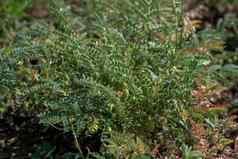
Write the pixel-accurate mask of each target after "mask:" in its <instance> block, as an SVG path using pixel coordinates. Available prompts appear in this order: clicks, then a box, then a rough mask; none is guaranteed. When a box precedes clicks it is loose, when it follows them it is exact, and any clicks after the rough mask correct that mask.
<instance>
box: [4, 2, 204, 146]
mask: <svg viewBox="0 0 238 159" xmlns="http://www.w3.org/2000/svg"><path fill="white" fill-rule="evenodd" d="M51 5H55V3H54V1H52V3H51ZM87 5H88V10H87V11H88V12H87V14H88V15H87V16H85V17H84V18H83V17H82V22H81V23H80V26H78V27H82V28H81V29H78V30H77V32H76V31H74V30H73V28H75V26H72V25H70V24H73V23H70V22H71V21H70V19H68V17H67V15H66V16H65V14H64V13H65V12H64V11H65V10H64V8H59V9H58V10H55V8H53V10H54V11H53V13H54V14H53V15H52V16H54V17H55V21H54V22H53V23H54V25H53V26H51V25H48V24H43V25H42V24H41V25H33V26H32V27H31V28H30V29H29V30H28V31H26V32H25V33H22V32H21V33H18V34H17V36H16V39H15V41H14V44H13V45H11V46H10V47H8V48H4V49H2V50H1V54H0V60H1V63H3V64H2V65H1V66H0V67H1V72H0V77H1V78H0V85H1V91H3V92H4V93H5V94H3V95H2V94H1V105H2V107H1V108H3V107H7V106H9V105H12V104H14V106H16V107H20V108H25V109H28V110H34V111H38V112H39V117H40V119H41V122H42V123H44V124H47V125H51V126H54V127H56V128H58V129H62V130H63V131H65V132H72V133H73V134H74V136H75V140H76V146H77V147H78V148H79V145H78V141H77V135H78V134H88V135H89V134H93V133H96V132H97V131H99V130H102V131H103V132H110V131H111V130H112V129H113V130H114V131H118V132H121V131H127V132H128V133H132V134H136V136H138V137H140V138H142V140H144V141H145V142H146V143H149V144H152V143H153V142H161V141H160V137H161V134H162V136H163V137H168V139H174V140H175V141H176V143H177V144H181V143H183V142H184V141H185V137H186V136H185V135H184V133H185V134H186V132H188V129H189V128H188V127H187V125H186V121H183V118H182V117H181V115H180V112H181V111H182V110H183V109H187V108H188V107H190V106H191V100H192V98H191V90H192V88H193V80H194V77H195V74H196V72H197V70H198V68H199V67H200V66H201V65H200V63H199V61H198V59H199V56H198V57H194V56H190V55H187V54H183V53H181V52H178V50H179V49H180V48H181V47H182V46H184V45H188V42H187V41H185V40H184V38H185V37H184V32H183V31H184V30H183V18H182V13H181V8H182V7H181V5H182V3H181V1H176V0H172V1H170V2H167V3H166V7H165V8H167V9H168V10H166V11H165V10H162V9H165V8H162V7H161V6H164V5H165V4H164V2H163V1H162V2H161V3H160V2H159V1H157V0H150V1H148V0H137V1H133V0H129V1H127V0H111V1H101V0H100V1H99V0H91V1H88V2H87ZM161 8H162V9H161ZM93 9H94V10H95V11H93ZM160 9H161V10H160ZM160 15H161V16H160ZM168 15H169V16H168ZM156 34H157V35H158V34H161V35H163V37H164V38H163V40H161V39H160V38H158V37H157V36H156ZM165 35H168V36H165ZM167 37H168V38H167ZM171 37H172V38H173V37H174V40H171ZM176 137H178V138H177V139H175V138H176ZM79 149H80V148H79Z"/></svg>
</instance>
